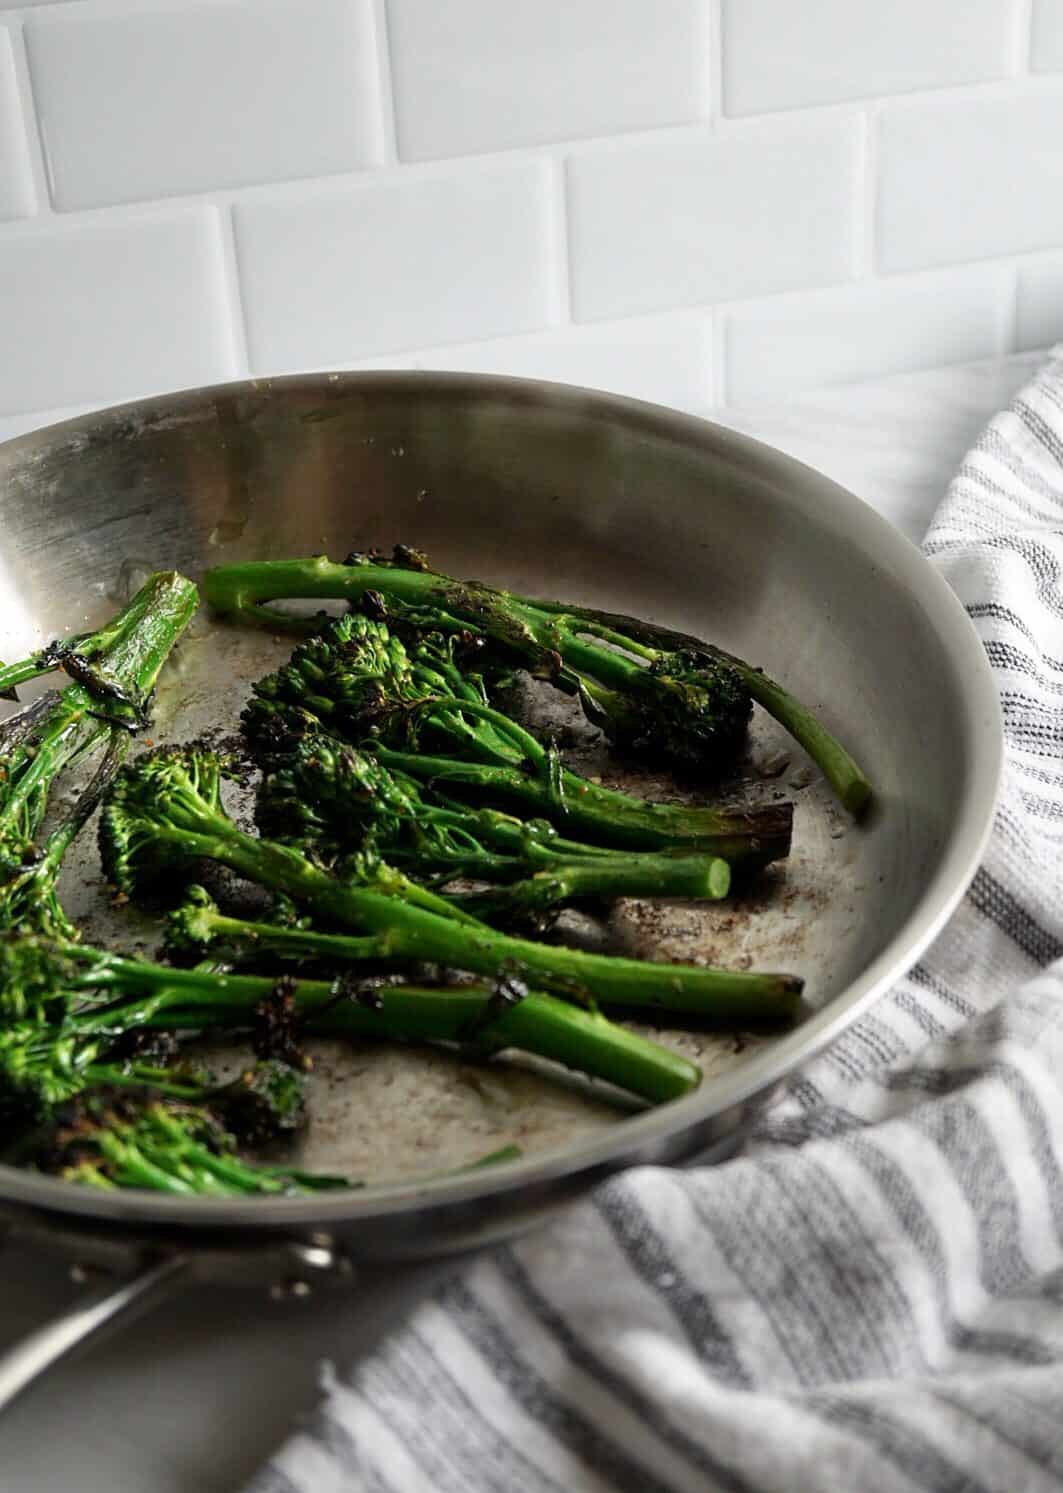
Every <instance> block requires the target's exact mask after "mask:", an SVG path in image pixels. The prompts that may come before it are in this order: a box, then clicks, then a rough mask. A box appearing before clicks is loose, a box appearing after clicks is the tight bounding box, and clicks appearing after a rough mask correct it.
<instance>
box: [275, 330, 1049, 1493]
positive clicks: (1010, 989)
mask: <svg viewBox="0 0 1063 1493" xmlns="http://www.w3.org/2000/svg"><path fill="white" fill-rule="evenodd" d="M1061 353H1063V349H1057V360H1056V361H1053V362H1050V363H1049V364H1048V366H1047V367H1046V368H1045V369H1044V370H1043V371H1042V372H1041V373H1040V374H1039V375H1038V377H1037V378H1036V379H1035V380H1034V381H1033V382H1032V383H1031V384H1030V385H1029V386H1028V387H1027V388H1026V389H1025V390H1024V391H1023V392H1022V393H1021V394H1020V395H1019V397H1018V398H1017V399H1016V400H1015V401H1014V402H1013V404H1012V405H1011V406H1010V408H1009V409H1008V410H1007V411H1006V412H1004V413H1002V414H1000V415H998V416H997V417H996V418H995V419H994V420H993V421H992V423H991V424H990V425H989V427H988V429H987V430H986V431H985V433H984V435H983V436H982V438H981V439H980V440H979V442H978V444H977V445H976V446H975V448H974V449H973V450H972V451H971V452H970V454H969V455H968V457H967V459H966V460H965V462H964V464H963V466H962V467H961V469H960V471H959V473H958V474H957V476H956V478H955V480H954V481H953V483H952V485H951V487H950V489H949V492H948V495H947V496H946V498H945V500H944V502H943V503H942V505H941V508H940V511H939V512H938V514H937V517H936V518H935V521H934V523H933V525H932V527H931V529H930V532H929V534H928V536H927V539H926V543H925V550H926V553H927V555H929V556H930V558H931V559H932V560H933V562H934V564H936V565H938V566H939V567H940V569H941V571H942V573H943V574H944V575H945V576H946V577H947V578H948V580H949V582H950V583H951V584H952V586H953V587H954V588H955V589H956V591H957V592H958V594H959V595H960V597H961V598H962V600H963V602H964V604H965V606H966V607H967V610H968V612H969V614H970V616H971V618H972V619H973V621H974V624H975V626H976V627H977V629H978V631H979V633H980V635H981V637H982V639H983V642H984V644H985V649H986V652H987V654H988V655H989V659H990V662H991V664H992V666H993V669H994V671H995V673H996V677H997V680H998V683H999V687H1000V695H1001V700H1002V702H1003V710H1004V722H1005V731H1006V738H1007V758H1006V768H1005V778H1004V784H1003V793H1002V798H1001V802H1000V808H999V813H998V815H997V820H996V826H995V831H994V835H993V838H992V841H991V844H990V848H989V852H988V854H987V856H986V860H985V864H984V865H983V867H982V869H981V870H980V871H979V872H978V874H977V876H976V877H975V880H974V883H973V885H972V887H971V890H970V893H969V894H968V896H967V898H966V899H965V901H964V902H963V904H962V905H961V907H960V909H959V911H958V912H957V913H956V915H955V916H954V917H953V919H952V921H951V923H950V924H949V925H948V927H947V928H946V929H945V931H944V932H943V933H942V935H941V936H940V937H939V938H938V940H937V942H936V943H935V944H934V945H933V947H932V948H931V950H930V951H929V953H928V954H927V955H926V957H925V958H924V959H923V960H922V962H921V963H920V964H919V965H918V966H917V967H916V968H915V969H913V970H912V972H911V973H910V974H909V975H908V977H907V978H906V979H904V980H902V981H901V982H900V984H899V985H898V986H897V987H896V988H895V989H894V990H893V991H892V992H891V993H890V994H889V995H888V996H886V997H884V998H883V999H882V1000H881V1001H880V1002H879V1004H878V1005H877V1006H876V1008H875V1010H874V1012H873V1013H872V1014H871V1015H870V1016H868V1017H867V1018H865V1019H864V1020H863V1021H862V1022H861V1023H860V1024H859V1025H858V1026H856V1027H854V1028H853V1029H852V1030H851V1031H850V1032H849V1033H848V1034H847V1035H846V1036H845V1037H844V1038H843V1039H842V1040H840V1041H839V1042H838V1043H837V1044H836V1045H835V1046H834V1047H833V1048H832V1049H831V1050H830V1051H828V1052H827V1053H826V1054H825V1055H823V1056H822V1057H820V1058H819V1059H818V1060H817V1061H816V1062H815V1063H814V1064H813V1065H812V1066H810V1067H809V1068H808V1069H807V1070H806V1071H804V1072H803V1073H802V1074H801V1075H800V1076H799V1077H798V1078H797V1079H796V1080H795V1081H794V1082H793V1083H792V1084H791V1085H790V1087H789V1090H788V1092H787V1094H786V1096H785V1099H784V1102H783V1103H782V1104H780V1105H777V1106H775V1107H773V1108H772V1109H771V1110H770V1111H769V1112H768V1113H767V1114H766V1115H765V1117H764V1118H763V1120H762V1122H761V1124H760V1127H759V1129H758V1130H757V1131H756V1132H755V1134H754V1135H753V1136H752V1138H751V1140H750V1142H749V1144H748V1145H747V1146H746V1147H745V1149H744V1150H743V1152H742V1154H741V1155H740V1157H739V1158H738V1159H736V1160H733V1161H730V1162H728V1163H726V1164H725V1165H721V1166H717V1167H711V1168H708V1167H706V1168H702V1169H700V1170H694V1171H686V1172H684V1171H673V1170H667V1169H663V1168H652V1169H650V1168H646V1169H642V1170H639V1171H635V1172H629V1173H627V1174H626V1175H624V1176H622V1177H619V1178H617V1179H615V1180H613V1181H611V1182H609V1183H608V1184H607V1185H605V1186H604V1187H602V1188H601V1189H600V1191H598V1192H597V1194H596V1195H595V1196H594V1197H593V1198H592V1199H591V1200H590V1201H588V1202H586V1203H583V1204H581V1205H579V1206H577V1207H574V1208H573V1209H571V1211H569V1212H568V1213H566V1214H565V1215H564V1216H563V1217H562V1218H561V1219H560V1221H559V1222H557V1223H556V1224H554V1225H552V1226H551V1227H549V1228H548V1229H546V1230H544V1231H542V1232H540V1233H538V1234H536V1235H534V1236H532V1237H529V1238H527V1239H524V1240H522V1241H521V1242H519V1243H517V1244H513V1245H509V1246H507V1247H505V1248H502V1249H498V1250H495V1251H493V1252H492V1253H490V1254H487V1255H485V1256H483V1257H482V1258H480V1259H479V1260H478V1262H476V1263H475V1264H473V1265H472V1266H469V1267H466V1268H464V1269H462V1270H461V1271H460V1272H458V1273H456V1274H455V1275H454V1276H453V1277H452V1278H450V1279H449V1280H448V1281H447V1282H446V1284H444V1286H443V1287H442V1289H440V1290H438V1291H437V1292H436V1294H435V1295H434V1296H433V1297H431V1298H430V1299H429V1300H428V1301H427V1302H425V1303H424V1304H423V1305H421V1306H419V1307H418V1308H417V1309H416V1310H415V1311H414V1312H413V1314H412V1316H411V1317H410V1319H409V1320H407V1321H406V1322H405V1323H403V1324H402V1325H401V1326H400V1327H399V1328H398V1329H397V1330H396V1331H395V1332H394V1334H393V1335H392V1337H391V1338H390V1339H389V1340H387V1341H385V1343H384V1344H383V1346H382V1347H380V1348H379V1349H378V1350H377V1351H376V1352H375V1354H374V1355H373V1356H371V1357H370V1358H369V1359H368V1360H367V1361H366V1362H363V1363H360V1364H359V1365H358V1366H357V1367H356V1368H354V1369H353V1370H351V1371H350V1373H349V1375H348V1376H347V1377H345V1378H336V1377H334V1376H333V1377H332V1378H331V1380H330V1382H329V1384H328V1392H327V1395H326V1398H325V1402H324V1404H323V1407H322V1409H321V1410H320V1412H319V1414H318V1417H317V1419H316V1421H315V1422H313V1423H312V1424H311V1425H310V1426H309V1427H308V1428H307V1429H306V1430H305V1431H304V1432H302V1433H300V1434H299V1435H298V1436H296V1437H295V1438H294V1439H293V1440H292V1441H291V1442H289V1443H288V1445H287V1446H286V1447H284V1448H283V1449H282V1451H281V1452H280V1453H279V1454H278V1455H277V1457H276V1458H275V1460H274V1461H273V1462H272V1463H271V1464H270V1466H269V1467H268V1468H266V1469H265V1470H263V1471H262V1472H261V1473H260V1474H259V1476H258V1477H257V1479H256V1480H255V1481H254V1483H253V1485H252V1489H253V1493H338V1490H341V1489H342V1490H345V1493H346V1490H351V1493H354V1490H363V1489H364V1490H367V1493H368V1490H372V1493H481V1490H482V1493H487V1490H492V1493H523V1490H529V1493H531V1490H535V1493H538V1490H548V1493H574V1490H580V1493H583V1490H587V1493H592V1490H598V1493H605V1490H617V1489H622V1490H633V1493H695V1490H696V1493H709V1490H713V1489H720V1490H728V1493H753V1490H756V1493H767V1490H771V1493H793V1490H797V1489H816V1490H825V1493H834V1490H837V1493H843V1490H844V1493H854V1490H861V1493H887V1490H889V1493H901V1490H905V1493H910V1490H912V1489H930V1490H934V1493H945V1490H948V1493H959V1490H961V1489H962V1490H964V1493H1017V1490H1020V1489H1021V1490H1026V1493H1039V1490H1042V1489H1046V1490H1047V1489H1050V1488H1059V1487H1063V961H1061V958H1060V956H1061V955H1063V586H1061V576H1063V357H1060V356H1059V355H1060V354H1061Z"/></svg>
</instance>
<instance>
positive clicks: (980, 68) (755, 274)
mask: <svg viewBox="0 0 1063 1493" xmlns="http://www.w3.org/2000/svg"><path fill="white" fill-rule="evenodd" d="M1061 187H1063V0H931V3H927V0H890V4H888V5H882V4H880V3H876V0H806V3H805V4H802V5H796V4H794V3H793V0H654V3H653V4H648V3H646V0H536V3H535V4H534V5H531V4H529V5H521V6H507V5H501V4H499V3H498V0H32V3H31V0H23V3H20V4H12V3H10V0H0V329H2V330H0V347H2V349H3V354H4V356H3V358H2V359H0V417H7V418H6V419H0V435H2V434H3V433H5V430H7V431H11V430H13V429H14V428H18V426H20V425H21V424H23V423H25V420H26V417H29V416H31V415H33V414H34V413H35V412H38V411H53V410H56V411H58V410H60V409H65V408H68V407H75V406H79V405H83V404H90V403H103V402H107V401H110V400H118V399H122V398H127V397H131V396H134V395H136V394H140V393H149V392H153V391H155V390H159V389H164V388H173V387H178V386H183V385H189V384H195V383H202V382H210V381H215V380H224V379H229V378H240V377H246V376H248V375H249V374H250V375H252V376H255V375H265V374H269V373H278V372H287V371H292V370H296V369H306V368H314V367H319V368H321V367H341V366H343V367H349V366H359V365H364V366H367V367H385V366H397V367H425V368H447V367H450V368H460V369H470V370H483V371H498V372H511V373H516V374H524V375H528V376H533V377H542V378H557V379H561V380H564V381H567V382H571V383H582V384H587V385H591V386H595V387H602V388H608V389H616V390H618V391H620V392H623V393H629V394H633V395H636V396H640V397H644V398H650V399H659V400H663V401H665V402H668V403H672V404H676V405H679V406H682V407H686V408H691V409H705V408H708V407H711V406H712V405H713V404H718V403H722V402H728V401H730V402H743V403H745V402H753V401H756V400H758V399H766V398H771V399H775V398H778V397H780V396H783V395H785V394H786V393H787V392H789V391H791V390H799V389H801V390H804V389H808V388H811V387H815V386H817V385H822V384H829V383H839V382H845V381H848V380H853V379H862V378H870V377H875V376H877V375H880V374H886V373H893V372H904V371H907V370H911V369H915V368H923V367H930V366H934V365H937V364H944V363H948V362H955V361H961V360H966V359H971V358H978V357H990V356H993V355H995V354H998V353H1002V352H1007V351H1011V350H1014V349H1020V348H1022V349H1025V348H1032V347H1038V346H1045V345H1047V344H1049V343H1051V342H1053V341H1056V340H1058V339H1060V338H1061V337H1063V190H1061Z"/></svg>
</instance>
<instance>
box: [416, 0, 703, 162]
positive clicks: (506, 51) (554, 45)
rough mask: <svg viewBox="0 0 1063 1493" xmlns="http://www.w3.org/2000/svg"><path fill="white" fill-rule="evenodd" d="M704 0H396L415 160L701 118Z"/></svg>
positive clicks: (645, 127) (644, 127)
mask: <svg viewBox="0 0 1063 1493" xmlns="http://www.w3.org/2000/svg"><path fill="white" fill-rule="evenodd" d="M706 9H707V3H706V0H654V4H653V7H652V13H651V12H650V11H648V10H647V6H646V3H645V0H575V3H573V0H536V3H535V4H534V5H500V4H499V3H498V0H446V3H445V4H440V3H439V0H388V12H387V13H388V35H389V39H390V45H391V57H392V69H393V87H394V95H395V110H396V120H397V126H398V140H399V154H400V155H401V156H402V157H403V158H404V159H406V160H424V159H427V158H430V157H437V156H449V155H461V154H464V153H466V152H468V151H482V150H501V149H505V148H506V147H507V146H513V145H528V144H535V143H538V142H540V141H544V140H564V139H570V138H572V137H574V136H587V135H605V134H612V133H618V132H620V131H623V130H637V129H649V128H652V127H653V126H655V125H667V124H678V123H681V122H683V121H686V120H695V119H698V118H700V117H703V116H704V114H705V112H706V106H707V94H708V74H709V48H708V23H707V17H706Z"/></svg>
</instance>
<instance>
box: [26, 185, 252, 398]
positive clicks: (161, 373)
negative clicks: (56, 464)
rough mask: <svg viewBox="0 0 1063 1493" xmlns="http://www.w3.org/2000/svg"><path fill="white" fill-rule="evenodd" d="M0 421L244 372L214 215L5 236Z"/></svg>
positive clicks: (191, 214) (66, 226)
mask: <svg viewBox="0 0 1063 1493" xmlns="http://www.w3.org/2000/svg"><path fill="white" fill-rule="evenodd" d="M0 326H2V327H3V329H4V334H3V335H4V345H5V347H7V348H8V349H10V350H12V351H13V352H14V354H15V355H13V356H8V357H5V358H4V359H2V360H0V414H17V413H19V412H20V411H23V410H36V409H51V408H54V407H56V406H58V405H67V404H81V403H86V402H96V401H99V402H102V401H110V400H115V399H121V398H128V397H133V396H135V395H138V394H147V393H151V392H152V391H154V390H157V389H164V388H181V387H185V386H189V385H193V384H200V383H209V382H213V381H215V380H217V379H223V378H228V377H231V376H232V374H233V371H234V370H233V364H232V353H231V346H230V333H229V327H228V321H227V316H226V308H225V304H224V296H223V292H222V280H221V255H220V248H219V243H218V235H217V231H216V225H215V223H214V220H213V217H212V216H211V215H208V214H206V213H202V212H189V213H183V214H181V215H180V216H179V217H169V218H166V219H162V220H152V221H137V222H128V223H113V224H110V223H109V224H106V225H96V224H93V225H92V226H91V227H90V226H87V225H86V226H78V227H77V228H74V227H73V226H72V225H70V224H66V223H63V224H62V225H61V226H59V227H58V228H56V229H53V230H52V231H51V232H48V233H44V232H39V233H38V232H24V233H19V234H10V235H8V236H6V237H0Z"/></svg>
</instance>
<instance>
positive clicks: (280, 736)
mask: <svg viewBox="0 0 1063 1493" xmlns="http://www.w3.org/2000/svg"><path fill="white" fill-rule="evenodd" d="M423 694H424V691H423V689H420V688H418V686H417V684H416V681H415V680H414V678H413V673H412V670H411V666H410V659H409V655H408V654H407V652H406V649H405V647H404V645H403V644H402V642H401V641H400V640H399V639H398V638H397V637H395V636H393V634H392V633H390V632H389V631H388V629H387V627H386V626H384V624H383V623H381V622H375V621H373V620H371V619H370V618H368V617H365V616H363V615H361V614H358V613H352V614H350V615H349V616H344V617H340V618H337V620H336V621H334V622H330V623H329V624H328V625H327V626H326V627H325V628H324V629H323V631H322V632H320V633H319V634H317V635H316V636H315V637H312V638H309V639H307V641H306V642H305V643H302V644H301V645H300V646H299V647H298V648H297V649H296V650H295V652H294V653H293V654H292V656H291V659H290V660H289V661H288V663H287V664H285V666H284V667H283V668H282V669H278V670H277V672H276V673H275V674H270V675H268V676H267V677H266V678H265V679H261V680H259V682H258V683H257V684H256V685H255V686H254V689H253V692H252V698H251V700H250V702H249V703H248V705H247V708H246V709H245V710H244V713H243V716H242V725H243V730H244V734H245V736H246V737H247V739H248V741H249V743H250V745H251V748H252V750H253V751H254V753H255V755H256V757H257V758H258V760H260V761H262V760H269V759H271V758H276V757H277V756H280V755H283V754H284V753H285V752H286V751H287V750H288V749H289V748H290V745H291V743H292V742H293V741H296V740H298V739H299V738H300V737H301V736H303V735H305V734H307V732H308V731H310V730H314V729H317V730H319V731H325V732H328V733H329V735H331V736H335V737H338V738H340V739H342V740H344V741H349V742H354V743H358V742H360V741H363V740H365V738H367V737H370V736H378V735H389V734H390V733H391V730H392V722H393V721H394V719H395V718H396V716H399V717H401V716H402V715H403V714H405V713H406V712H407V711H408V710H409V709H410V708H411V707H412V706H413V705H415V704H416V702H417V701H418V700H419V699H420V698H421V697H422V696H423Z"/></svg>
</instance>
